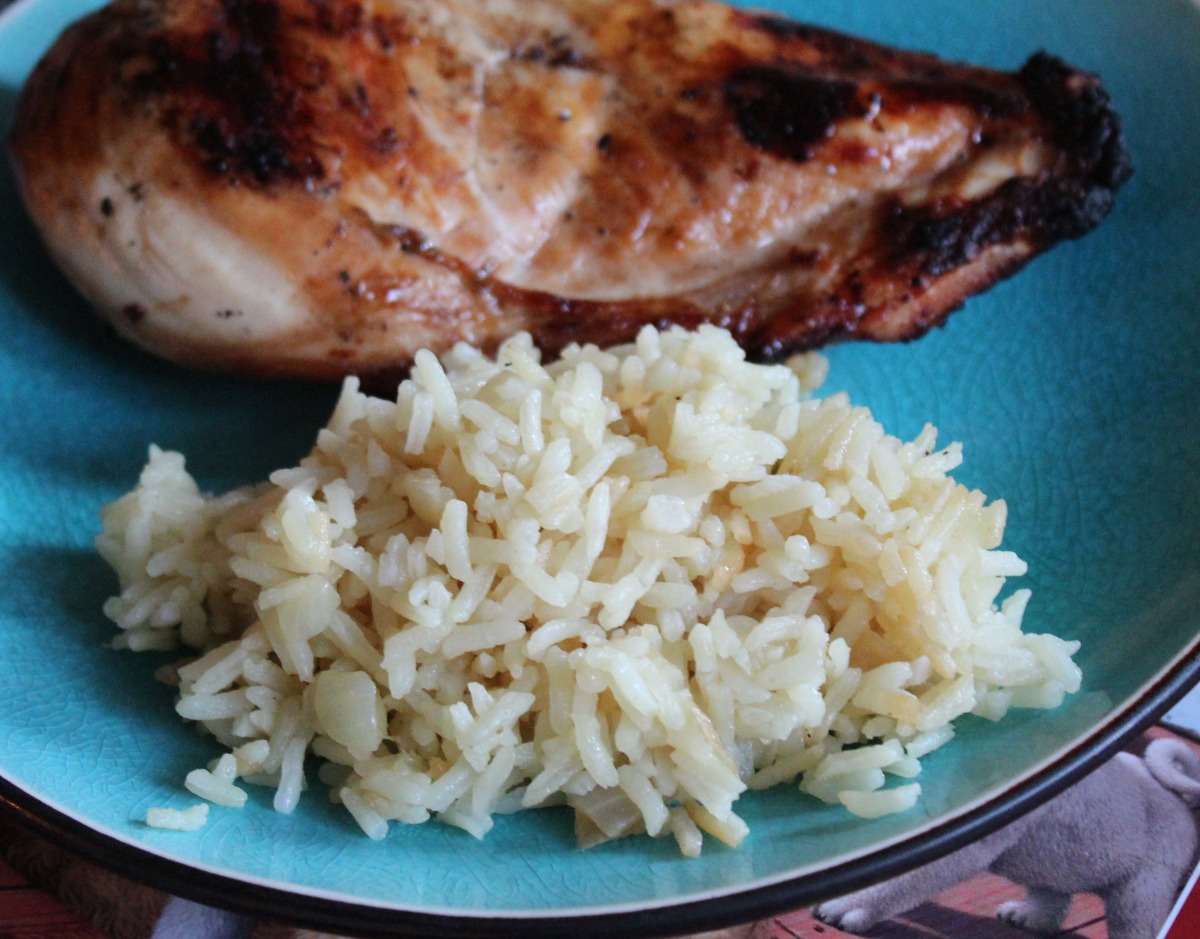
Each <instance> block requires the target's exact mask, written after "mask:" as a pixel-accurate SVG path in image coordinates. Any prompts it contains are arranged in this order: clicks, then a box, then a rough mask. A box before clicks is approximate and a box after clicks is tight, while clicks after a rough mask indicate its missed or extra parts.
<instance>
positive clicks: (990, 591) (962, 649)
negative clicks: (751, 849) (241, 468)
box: [97, 327, 1080, 855]
mask: <svg viewBox="0 0 1200 939" xmlns="http://www.w3.org/2000/svg"><path fill="white" fill-rule="evenodd" d="M824 369H825V360H824V359H822V358H821V357H820V356H817V355H815V354H810V355H808V356H804V357H801V358H799V359H797V360H795V361H793V362H792V363H790V364H789V366H782V365H774V366H766V365H757V364H751V363H748V362H746V361H745V359H744V356H743V353H742V351H741V349H740V348H739V347H738V345H737V344H736V343H735V342H734V341H733V339H732V338H731V337H730V336H729V334H728V333H726V332H724V331H722V330H719V329H716V328H711V327H706V328H702V329H700V330H699V331H698V332H694V333H690V332H685V331H683V330H680V329H671V330H669V331H665V332H658V331H656V330H654V329H652V328H646V329H644V330H643V331H642V332H641V334H640V335H639V336H638V339H637V341H636V343H634V344H632V345H629V346H623V347H619V348H615V349H610V350H606V351H601V350H599V349H596V348H595V347H591V346H589V347H585V348H570V349H568V350H566V352H565V353H564V354H563V356H562V357H561V359H559V360H558V361H555V362H554V363H552V364H549V365H543V364H542V363H541V361H540V357H539V355H538V353H537V350H536V349H535V348H534V347H533V345H532V343H531V341H530V339H529V337H528V336H525V335H521V336H517V337H516V338H514V339H511V340H509V341H508V342H506V343H505V344H504V345H503V346H502V347H501V349H500V351H499V354H498V356H497V358H496V359H495V360H492V359H489V358H487V357H485V356H484V355H482V354H481V353H479V352H478V351H476V350H473V349H471V348H468V347H466V346H459V347H458V348H456V349H454V350H453V351H452V352H451V353H450V354H449V355H448V356H446V358H445V361H444V362H439V361H438V359H437V358H435V357H434V356H433V355H432V354H429V353H425V352H423V353H420V354H418V356H417V358H416V362H415V365H414V368H413V370H412V376H411V378H410V379H409V380H407V381H405V382H403V383H402V384H401V385H400V387H399V392H398V395H397V398H396V400H395V401H394V402H393V401H386V400H382V399H379V398H373V397H368V396H365V395H363V394H361V393H360V392H359V390H358V386H357V383H356V382H355V381H354V380H353V379H350V380H348V381H347V382H346V384H345V387H344V389H343V392H342V396H341V398H340V400H339V402H338V405H337V407H336V409H335V411H334V413H333V416H332V417H331V419H330V422H329V425H328V426H327V427H326V428H325V429H323V430H321V431H320V433H319V434H318V436H317V441H316V446H315V448H314V449H313V450H312V452H311V454H310V455H309V456H308V457H306V458H305V459H304V460H302V461H301V463H300V465H299V466H297V467H295V468H291V469H283V470H279V471H277V472H275V473H273V474H272V475H271V477H270V481H269V482H267V483H264V484H262V485H260V486H256V487H247V488H244V489H239V490H237V491H234V492H231V493H229V494H227V495H223V496H218V497H215V498H210V497H206V496H204V495H202V494H201V493H200V491H199V489H198V488H197V486H196V483H195V482H194V481H193V479H192V478H191V476H189V475H188V473H187V471H186V470H185V467H184V460H183V457H182V456H180V455H179V454H176V453H168V452H163V451H161V450H159V449H157V448H154V447H152V448H151V450H150V460H149V463H148V465H147V466H146V468H145V470H144V471H143V473H142V476H141V479H140V482H139V484H138V486H137V488H136V489H135V490H134V491H133V492H131V493H129V494H128V495H126V496H124V497H123V498H121V499H119V500H118V501H116V502H115V503H113V504H112V505H110V506H108V507H107V508H106V509H105V510H104V512H103V525H104V530H103V533H102V534H101V535H100V537H99V538H98V539H97V546H98V548H99V550H100V552H101V554H102V555H103V556H104V558H105V559H106V560H107V561H108V562H109V563H110V564H111V565H112V566H113V567H114V568H115V570H116V572H117V574H118V576H119V579H120V586H121V593H120V595H119V596H117V597H114V598H112V599H110V600H109V601H108V602H107V604H106V605H105V612H106V613H107V615H108V616H109V617H111V618H112V619H113V621H114V622H116V624H117V625H118V626H119V627H120V628H121V633H120V634H119V635H118V637H117V639H116V644H117V645H118V646H122V647H127V648H130V649H164V648H170V647H174V646H175V645H176V644H177V643H181V644H183V645H184V646H187V647H189V648H191V649H194V650H196V651H197V652H198V653H199V657H198V658H196V659H195V660H193V661H190V662H189V663H188V664H186V665H183V666H182V667H180V668H179V669H178V674H177V678H178V684H179V692H180V695H179V701H178V704H177V710H178V712H179V714H180V715H181V716H183V717H184V718H186V719H188V720H192V721H198V722H200V723H201V724H202V725H203V726H204V727H205V728H207V729H208V730H209V731H210V732H211V733H212V734H213V735H214V736H215V737H216V738H217V740H219V741H220V742H221V743H222V744H223V745H224V746H225V747H226V748H227V749H228V752H227V753H226V755H225V756H222V757H221V758H220V759H219V760H217V761H215V762H214V763H213V764H212V766H210V767H209V768H208V769H200V770H197V771H194V772H193V773H192V774H190V775H189V776H188V781H187V785H188V788H189V789H190V790H191V791H192V792H193V793H196V794H198V795H200V796H202V797H203V798H206V799H208V800H210V801H212V802H215V803H217V804H220V805H225V806H238V805H241V804H242V803H243V802H244V801H245V790H243V789H241V788H240V787H239V786H238V785H236V783H237V782H238V781H239V780H240V781H242V782H245V783H250V784H265V785H269V786H272V787H274V789H275V797H274V804H275V807H276V808H277V809H279V810H280V811H284V812H287V811H290V810H292V809H293V808H294V807H295V806H296V804H297V800H298V799H299V797H300V793H301V790H302V789H303V788H304V775H303V774H304V769H303V765H304V758H305V756H306V754H307V753H309V752H312V753H314V754H316V755H317V756H318V757H320V758H321V759H322V760H323V761H324V764H323V766H322V768H321V770H320V773H319V775H320V778H321V779H322V780H323V781H324V782H325V783H326V784H327V785H328V786H329V788H330V793H331V797H332V798H333V799H334V800H335V801H337V802H340V803H341V804H342V805H344V806H345V808H346V809H347V810H348V811H349V812H350V813H351V815H353V817H354V818H355V819H356V820H357V821H358V823H359V825H360V826H361V827H362V828H363V830H364V831H365V832H366V833H367V834H368V835H370V836H371V837H372V838H382V837H384V836H385V835H386V834H387V832H388V829H389V823H391V822H395V821H399V822H404V823H408V824H417V823H420V822H424V821H426V820H427V819H429V818H430V817H436V818H438V819H440V820H441V821H443V822H446V823H449V824H451V825H456V826H459V827H461V828H463V829H466V830H467V831H469V832H471V833H472V834H473V835H475V836H477V837H482V836H483V835H484V834H485V833H486V832H487V831H488V830H489V829H490V828H491V826H492V823H493V822H492V819H493V816H494V815H495V814H496V813H506V812H514V811H517V810H519V809H523V808H534V807H540V806H546V805H561V804H566V805H569V806H571V807H572V808H573V809H574V812H575V819H576V832H577V834H578V836H579V841H580V843H581V844H583V845H590V844H594V843H597V842H600V841H604V840H608V839H612V838H618V837H622V836H625V835H629V834H634V833H640V832H647V833H649V834H650V835H667V834H669V835H671V836H673V837H674V838H675V839H676V840H677V842H678V844H679V847H680V850H681V851H682V852H683V853H684V854H687V855H696V854H698V853H699V852H700V849H701V842H702V838H703V834H702V833H707V834H709V835H711V836H714V837H716V838H718V839H720V840H721V841H724V842H726V843H728V844H731V845H737V844H738V843H740V842H741V840H742V839H743V838H744V837H745V836H746V834H747V827H746V825H745V823H744V822H743V821H742V820H741V819H740V818H739V817H738V816H737V815H736V814H735V812H734V804H735V802H736V801H737V799H738V797H739V796H740V795H741V794H742V793H743V792H744V791H745V790H746V789H748V788H749V789H759V788H766V787H768V786H774V785H778V784H782V783H787V782H792V783H793V784H798V785H799V787H800V789H802V790H803V791H804V792H806V793H809V794H810V795H812V796H815V797H817V798H819V799H822V800H824V801H826V802H830V803H839V802H840V803H841V804H843V805H844V806H846V808H847V809H848V810H850V811H852V812H855V813H857V814H859V815H862V816H864V817H874V816H878V815H881V814H886V813H889V812H895V811H902V810H904V809H906V808H909V807H911V806H913V805H914V804H916V802H917V801H918V799H919V795H920V785H919V783H917V782H914V781H913V780H914V779H915V778H916V777H917V776H918V775H919V773H920V758H921V757H922V756H924V755H925V754H927V753H929V752H930V751H932V750H933V749H935V748H937V747H939V746H941V745H942V744H944V743H946V742H947V741H948V740H950V739H951V738H952V736H953V722H954V721H955V720H956V719H957V718H959V717H961V716H962V715H964V714H968V713H972V714H976V715H980V716H983V717H985V718H988V719H991V720H998V719H1000V718H1001V717H1002V716H1003V715H1004V713H1005V711H1006V710H1007V708H1008V707H1010V706H1026V707H1054V706H1056V705H1057V704H1058V703H1060V702H1061V700H1062V698H1063V695H1064V694H1065V693H1069V692H1074V691H1076V690H1077V689H1078V688H1079V684H1080V673H1079V670H1078V668H1077V667H1076V666H1075V664H1074V663H1073V662H1072V659H1071V656H1072V655H1073V654H1074V652H1075V651H1076V650H1077V648H1078V644H1077V643H1075V642H1067V641H1064V640H1062V639H1058V638H1056V637H1053V636H1048V635H1026V634H1024V633H1023V632H1022V631H1021V619H1022V614H1023V612H1024V608H1025V605H1026V602H1027V601H1028V599H1029V593H1028V591H1024V590H1021V591H1016V592H1014V593H1012V594H1011V595H1010V596H1009V597H1008V598H1007V599H1005V600H1004V601H1003V602H1002V603H999V604H997V597H998V595H999V593H1000V591H1001V589H1002V588H1003V586H1004V584H1005V579H1006V578H1007V577H1009V576H1016V575H1020V574H1023V573H1024V572H1025V564H1024V563H1023V562H1022V561H1021V560H1020V559H1019V558H1018V557H1016V555H1014V554H1012V553H1011V552H1007V551H1002V550H999V545H1000V542H1001V537H1002V534H1003V530H1004V524H1005V505H1004V503H1003V502H1002V501H994V502H991V503H988V502H987V500H986V497H985V496H984V495H983V494H982V493H979V492H973V491H970V490H968V489H966V488H964V487H962V486H960V485H958V484H957V483H955V482H954V481H953V480H952V479H951V478H950V477H949V475H948V474H949V473H950V472H951V471H952V470H953V469H954V468H955V467H956V466H957V465H958V464H959V462H960V459H961V452H960V447H959V446H958V445H957V444H951V445H950V446H948V447H944V448H942V449H937V447H936V432H935V431H934V429H933V428H932V427H926V428H925V430H924V431H922V433H921V434H920V435H919V436H918V437H917V438H916V439H915V440H913V441H911V442H907V443H905V442H901V441H899V440H897V439H895V438H893V437H890V436H888V435H886V434H885V433H884V431H883V429H882V427H881V426H880V425H879V424H878V423H877V422H876V421H875V420H874V419H873V418H872V416H871V414H870V412H869V411H867V410H866V409H865V408H862V407H855V406H853V405H851V403H850V402H849V400H848V399H847V397H846V396H845V395H844V394H836V395H832V396H829V397H827V398H824V399H816V398H811V397H809V394H810V392H811V391H812V390H813V389H814V388H815V387H816V386H818V385H819V384H820V382H821V380H822V378H823V375H824Z"/></svg>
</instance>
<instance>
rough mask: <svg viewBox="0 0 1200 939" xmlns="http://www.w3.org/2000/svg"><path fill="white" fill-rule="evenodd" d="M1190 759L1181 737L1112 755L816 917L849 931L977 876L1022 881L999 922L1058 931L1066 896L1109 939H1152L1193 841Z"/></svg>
mask: <svg viewBox="0 0 1200 939" xmlns="http://www.w3.org/2000/svg"><path fill="white" fill-rule="evenodd" d="M1197 807H1200V757H1197V755H1196V754H1195V753H1194V752H1193V751H1192V750H1191V749H1190V748H1189V747H1188V746H1187V744H1185V743H1183V742H1182V741H1179V740H1174V739H1170V738H1160V739H1157V740H1154V741H1152V742H1151V743H1150V744H1149V745H1148V746H1147V748H1146V751H1145V755H1144V756H1143V757H1142V758H1139V757H1136V756H1134V755H1133V754H1131V753H1120V754H1118V755H1117V756H1116V757H1114V758H1113V759H1112V760H1110V761H1109V762H1107V763H1105V764H1104V765H1103V766H1101V767H1100V769H1098V770H1096V771H1095V772H1093V773H1092V774H1091V775H1089V776H1087V777H1085V778H1084V779H1083V780H1082V781H1081V782H1079V783H1077V784H1076V785H1075V786H1073V787H1072V788H1070V789H1068V790H1066V791H1065V792H1063V793H1062V794H1061V795H1059V796H1057V797H1055V798H1054V799H1052V800H1050V801H1049V802H1047V803H1046V804H1045V805H1043V806H1041V807H1039V808H1037V809H1035V810H1034V811H1032V812H1030V813H1029V814H1027V815H1025V816H1024V817H1022V818H1020V819H1018V820H1017V821H1016V822H1014V823H1012V824H1011V825H1009V826H1007V827H1006V828H1002V829H1000V830H999V831H996V832H994V833H992V834H991V835H988V836H987V837H985V838H982V839H980V840H979V841H977V842H975V843H973V844H970V845H967V846H966V847H965V848H961V849H959V850H958V851H956V852H954V853H952V854H950V855H947V856H946V857H944V858H941V859H940V860H937V861H934V862H933V863H931V864H928V865H926V866H925V867H922V868H918V869H917V870H914V871H912V872H910V873H907V874H903V875H901V876H899V877H896V878H894V879H892V880H889V881H885V882H884V883H881V884H878V885H876V886H873V887H868V888H867V889H865V890H860V891H858V892H857V893H852V894H849V895H848V896H845V897H842V898H840V899H837V900H832V901H829V902H828V903H823V904H821V905H820V906H818V907H817V908H816V910H814V914H815V916H816V917H817V919H819V920H821V921H822V922H824V923H826V924H828V925H830V926H835V927H837V928H838V929H842V930H845V931H846V932H852V933H860V934H861V933H863V932H865V931H867V930H869V929H871V927H872V926H874V925H875V924H877V923H879V922H881V921H883V920H886V919H889V918H891V917H893V916H897V915H899V914H901V913H904V912H905V911H907V910H910V909H912V908H913V907H915V906H917V905H918V904H920V903H922V902H923V901H925V900H927V899H929V898H930V897H932V896H934V895H936V894H938V893H941V892H942V891H943V890H946V889H948V888H950V887H952V886H954V885H955V884H957V883H960V882H962V881H964V880H968V879H969V878H971V877H974V876H976V875H978V874H982V873H984V872H991V873H993V874H998V875H1000V876H1002V877H1006V878H1008V879H1009V880H1011V881H1013V882H1015V883H1017V884H1020V885H1022V886H1024V887H1025V888H1026V890H1027V897H1026V899H1025V900H1023V901H1016V902H1012V903H1005V904H1003V905H1002V906H1001V907H1000V908H999V909H998V910H997V911H996V912H997V915H998V916H999V917H1000V918H1001V919H1002V920H1004V921H1006V922H1008V923H1010V924H1012V925H1014V926H1018V927H1021V928H1023V929H1026V930H1028V931H1030V932H1033V933H1042V934H1049V933H1054V932H1057V931H1058V929H1059V928H1060V927H1061V925H1062V921H1063V918H1064V917H1065V915H1066V913H1067V909H1068V907H1069V906H1070V902H1071V895H1072V894H1075V893H1085V892H1086V893H1095V894H1098V895H1099V896H1100V897H1101V899H1102V900H1103V901H1104V907H1105V915H1106V920H1107V924H1108V935H1109V937H1110V939H1151V937H1153V936H1154V935H1155V934H1156V933H1157V932H1158V930H1159V928H1160V926H1161V925H1162V924H1163V922H1164V921H1165V920H1166V918H1167V916H1168V915H1169V913H1170V912H1171V907H1172V906H1173V904H1174V902H1175V899H1176V897H1178V895H1179V891H1180V888H1181V887H1182V886H1183V881H1184V879H1185V878H1186V877H1187V875H1188V873H1189V872H1190V870H1191V868H1192V864H1193V860H1194V857H1195V855H1196V848H1197V843H1198V840H1200V839H1198V836H1197V829H1196V821H1195V819H1194V817H1193V815H1192V810H1193V809H1195V808H1197Z"/></svg>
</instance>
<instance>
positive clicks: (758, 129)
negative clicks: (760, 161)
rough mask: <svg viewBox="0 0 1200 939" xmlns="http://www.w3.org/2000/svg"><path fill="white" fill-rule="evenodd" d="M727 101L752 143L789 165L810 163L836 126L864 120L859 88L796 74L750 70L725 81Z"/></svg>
mask: <svg viewBox="0 0 1200 939" xmlns="http://www.w3.org/2000/svg"><path fill="white" fill-rule="evenodd" d="M725 100H726V102H727V103H728V105H729V107H730V108H731V109H732V110H733V113H734V115H735V117H736V119H737V125H738V130H740V131H741V133H742V136H743V137H745V138H746V140H747V141H748V142H750V143H751V144H753V145H754V146H756V147H761V148H762V149H763V150H766V151H767V152H768V153H771V154H774V155H775V156H781V157H784V158H786V159H789V160H797V161H802V160H808V159H811V158H812V155H813V145H814V144H816V143H817V142H818V141H822V140H827V139H828V138H829V137H830V136H831V135H832V134H833V132H834V130H835V128H836V127H837V123H838V121H840V120H842V119H843V118H845V117H848V116H851V115H852V116H854V117H862V116H863V115H864V114H866V113H867V111H868V107H867V106H864V105H862V104H861V103H860V102H859V101H858V87H857V86H856V85H855V84H854V83H852V82H847V81H838V80H835V79H828V78H821V77H818V76H815V75H811V74H805V73H803V72H801V71H800V70H798V69H794V68H787V67H780V66H775V65H748V66H745V67H743V68H740V69H738V70H737V71H736V72H734V73H733V74H732V75H730V76H729V78H728V79H726V81H725Z"/></svg>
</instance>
